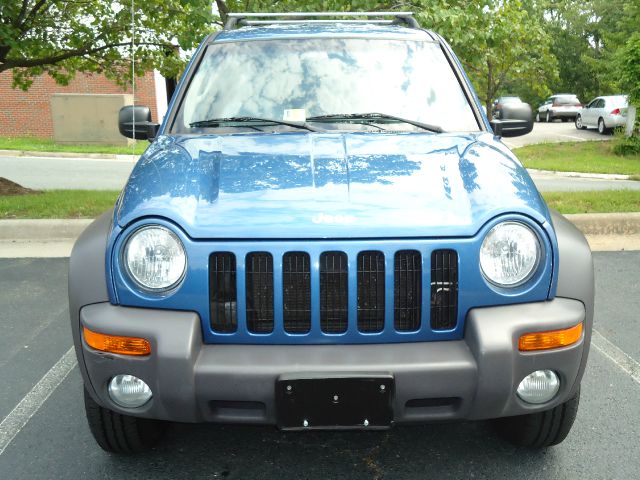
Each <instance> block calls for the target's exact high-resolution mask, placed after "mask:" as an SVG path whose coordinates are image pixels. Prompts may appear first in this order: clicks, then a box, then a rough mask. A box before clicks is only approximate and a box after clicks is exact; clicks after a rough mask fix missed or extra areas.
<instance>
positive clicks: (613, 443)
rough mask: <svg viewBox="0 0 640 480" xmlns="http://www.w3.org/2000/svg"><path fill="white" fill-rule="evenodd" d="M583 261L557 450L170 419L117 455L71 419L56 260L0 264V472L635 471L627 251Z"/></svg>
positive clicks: (493, 441) (430, 432) (257, 475)
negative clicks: (574, 394) (571, 381)
mask: <svg viewBox="0 0 640 480" xmlns="http://www.w3.org/2000/svg"><path fill="white" fill-rule="evenodd" d="M595 267H596V283H597V288H596V318H595V326H596V329H597V332H598V333H597V334H595V335H594V338H593V342H592V349H591V354H590V357H589V364H588V366H587V371H586V375H585V378H584V380H583V383H582V399H581V401H580V409H579V411H578V417H577V420H576V424H575V426H574V428H573V430H572V431H571V433H570V435H569V437H568V438H567V440H566V441H565V442H564V443H562V444H561V445H559V446H557V447H554V448H550V449H547V450H545V451H531V450H527V449H521V448H515V447H512V446H511V445H509V444H507V443H505V442H503V441H502V440H500V439H498V438H497V437H496V436H495V435H494V433H493V432H492V430H491V427H490V424H489V423H488V422H463V423H444V424H433V425H425V426H415V427H403V428H394V429H392V430H389V431H386V432H304V433H282V432H279V431H277V430H276V429H274V428H270V427H249V426H243V427H240V426H216V425H187V424H176V425H173V426H172V427H171V428H170V430H169V431H168V432H167V435H166V437H165V438H164V440H163V442H162V443H161V444H160V445H159V446H158V447H157V448H156V449H154V450H152V451H151V452H148V453H146V454H143V455H140V456H134V457H127V456H117V455H109V454H106V453H105V452H103V451H102V450H100V448H99V447H98V446H97V445H96V443H95V442H94V440H93V438H92V437H91V434H90V433H89V429H88V427H87V423H86V420H85V418H84V410H83V406H82V381H81V379H80V374H79V372H78V370H77V367H76V366H75V356H74V355H73V354H72V353H71V354H70V353H67V352H70V350H69V347H70V346H71V336H70V329H69V318H68V313H67V299H66V284H67V283H66V272H67V260H66V259H39V260H33V259H21V260H8V259H7V260H0V383H1V385H2V388H0V422H2V423H0V478H1V479H3V480H5V479H6V480H23V479H25V480H27V479H28V480H37V479H62V480H64V479H72V480H73V479H84V478H90V479H119V478H126V479H149V478H154V479H158V480H160V479H171V480H175V479H189V480H195V479H207V480H209V479H216V478H227V479H229V480H231V479H278V480H285V479H289V478H291V479H308V480H323V479H343V478H348V479H363V480H364V479H367V480H374V479H376V480H382V479H393V480H402V479H426V478H437V479H447V478H452V479H463V478H464V479H469V478H478V479H485V478H486V479H502V478H518V479H522V480H526V479H540V478H548V479H571V480H573V479H587V480H590V479H605V478H606V479H611V480H615V479H621V480H627V479H635V478H638V471H639V470H640V443H638V435H639V433H640V416H639V415H638V412H640V364H639V363H638V361H639V360H640V345H639V343H638V342H637V339H638V338H639V335H640V323H638V322H637V312H638V311H639V310H640V281H639V280H638V279H640V252H616V253H596V254H595ZM54 364H55V365H54ZM35 385H37V387H35V388H34V386H35ZM49 395H50V396H49ZM16 406H18V408H15V407H16ZM25 421H26V423H24V424H23V422H25ZM13 434H16V435H15V437H13ZM634 472H635V473H634Z"/></svg>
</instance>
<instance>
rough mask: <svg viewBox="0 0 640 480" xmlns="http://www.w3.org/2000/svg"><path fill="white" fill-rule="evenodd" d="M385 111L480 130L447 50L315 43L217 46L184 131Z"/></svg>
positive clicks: (419, 44)
mask: <svg viewBox="0 0 640 480" xmlns="http://www.w3.org/2000/svg"><path fill="white" fill-rule="evenodd" d="M292 109H302V110H304V114H305V116H306V117H307V118H309V117H313V116H318V115H330V114H335V113H341V114H342V113H359V112H382V113H385V114H389V115H395V116H398V117H404V118H407V119H411V120H415V121H420V122H424V123H430V124H434V125H439V126H441V127H442V128H443V129H444V130H446V131H478V129H479V128H478V124H477V122H476V120H475V117H474V115H473V113H472V110H471V107H470V106H469V104H468V102H467V99H466V97H465V95H464V94H463V92H462V89H461V87H460V85H459V83H458V81H457V80H456V78H455V75H454V73H453V71H452V69H451V67H450V66H449V64H448V62H447V60H446V58H445V57H444V54H443V53H442V51H441V49H440V47H439V45H437V44H435V43H431V42H428V41H413V40H411V41H405V40H377V39H364V38H361V39H354V38H307V39H296V40H291V39H289V40H287V39H282V40H275V41H252V42H236V43H222V44H213V45H211V46H209V47H208V51H207V52H206V53H205V56H204V59H203V60H202V63H201V64H200V65H199V67H198V71H197V72H196V74H195V76H194V78H193V80H192V81H191V84H190V85H189V88H188V91H187V93H186V96H185V99H184V101H183V103H182V108H181V110H180V112H178V116H177V120H176V122H177V125H178V129H177V130H178V131H182V132H188V131H190V128H189V125H190V124H191V123H193V122H198V121H203V120H207V119H210V118H229V117H248V116H252V117H261V118H273V119H283V118H284V116H285V110H292Z"/></svg>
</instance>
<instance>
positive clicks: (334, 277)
mask: <svg viewBox="0 0 640 480" xmlns="http://www.w3.org/2000/svg"><path fill="white" fill-rule="evenodd" d="M347 268H348V267H347V255H346V254H345V253H343V252H324V253H323V254H321V255H320V328H321V329H322V331H323V332H325V333H343V332H346V331H347V316H348V315H347V313H348V312H347V306H348V284H347V281H348V279H347Z"/></svg>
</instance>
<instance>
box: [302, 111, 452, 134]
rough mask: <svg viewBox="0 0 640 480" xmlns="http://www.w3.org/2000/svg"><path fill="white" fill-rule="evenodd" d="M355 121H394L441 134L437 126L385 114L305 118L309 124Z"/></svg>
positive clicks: (348, 114) (440, 129)
mask: <svg viewBox="0 0 640 480" xmlns="http://www.w3.org/2000/svg"><path fill="white" fill-rule="evenodd" d="M354 120H355V121H357V120H364V121H368V122H372V123H373V121H375V120H395V121H396V122H402V123H408V124H409V125H414V126H416V127H418V128H422V129H423V130H429V131H430V132H436V133H443V132H444V130H443V129H442V127H439V126H437V125H429V124H428V123H422V122H418V121H417V120H409V119H407V118H402V117H396V116H395V115H388V114H386V113H376V112H372V113H334V114H331V115H317V116H315V117H309V118H307V121H308V122H309V121H311V122H325V121H326V122H352V121H354Z"/></svg>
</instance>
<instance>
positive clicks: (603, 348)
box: [591, 329, 640, 385]
mask: <svg viewBox="0 0 640 480" xmlns="http://www.w3.org/2000/svg"><path fill="white" fill-rule="evenodd" d="M591 345H593V346H594V347H595V348H596V349H598V351H599V352H600V353H602V354H603V355H604V356H605V357H607V358H608V359H609V360H611V361H612V362H613V363H615V364H616V365H617V366H618V367H619V368H620V369H622V370H623V371H624V372H626V373H627V374H628V375H629V376H630V377H631V378H632V379H633V380H634V381H635V382H636V383H637V384H638V385H640V363H638V362H636V361H635V360H634V359H633V358H631V357H630V356H629V355H628V354H627V353H625V352H624V351H622V350H621V349H620V348H618V347H617V346H616V345H614V344H613V343H611V341H609V340H608V339H607V338H605V337H604V336H603V335H602V334H601V333H600V332H598V331H597V330H595V329H594V330H593V332H592V334H591Z"/></svg>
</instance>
